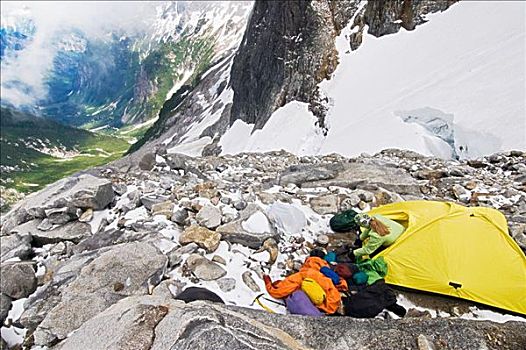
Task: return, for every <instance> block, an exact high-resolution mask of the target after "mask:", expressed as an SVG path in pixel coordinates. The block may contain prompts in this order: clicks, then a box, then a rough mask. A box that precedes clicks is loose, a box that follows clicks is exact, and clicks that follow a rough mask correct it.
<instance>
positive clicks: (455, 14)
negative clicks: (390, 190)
mask: <svg viewBox="0 0 526 350" xmlns="http://www.w3.org/2000/svg"><path fill="white" fill-rule="evenodd" d="M325 3H326V5H327V6H321V5H319V3H316V4H317V5H316V6H314V5H311V6H310V7H308V8H306V9H304V12H303V14H304V15H309V14H311V15H312V12H313V11H314V12H315V14H313V16H314V17H316V18H319V17H321V18H324V16H323V14H329V13H330V14H334V13H335V12H334V11H329V9H331V7H330V5H331V4H332V2H330V1H327V2H325ZM404 3H405V2H385V3H384V6H383V7H378V6H379V5H378V3H377V2H360V3H357V2H351V1H350V2H345V4H346V5H348V9H350V10H349V11H350V13H352V16H351V17H350V18H348V17H346V18H348V20H347V23H346V25H345V28H343V29H342V30H341V33H340V34H339V35H338V36H337V37H335V36H334V35H333V34H334V33H336V28H338V26H336V25H331V26H330V28H333V29H332V33H333V34H331V35H325V36H318V37H316V35H314V34H311V35H310V37H311V40H310V41H309V40H307V43H306V44H303V45H304V47H305V49H304V54H303V55H302V56H300V57H299V58H298V61H299V62H300V63H301V62H302V60H308V59H311V58H313V57H318V58H317V59H318V60H323V59H322V58H320V57H328V56H323V55H321V56H316V55H320V52H323V48H328V50H329V51H330V50H331V49H330V48H331V44H334V50H336V52H337V59H338V64H337V66H336V67H333V68H331V70H333V73H332V74H329V73H328V77H327V78H326V79H325V78H324V77H323V75H321V76H319V75H316V74H315V73H316V70H314V71H312V69H310V70H309V69H305V70H304V71H302V70H301V69H304V65H303V64H299V66H298V67H299V68H298V69H294V70H288V69H282V68H279V67H278V66H276V64H275V62H279V61H280V58H283V57H285V56H284V55H283V54H288V53H289V51H288V50H297V47H296V44H290V45H284V46H283V47H278V48H277V49H276V50H275V51H276V52H275V53H274V55H269V54H268V52H265V49H263V48H259V50H261V55H258V54H257V50H258V49H254V47H256V48H257V45H258V44H254V43H258V38H259V40H261V41H262V42H264V41H265V40H269V39H268V38H267V37H268V36H272V35H273V34H274V35H275V39H276V40H278V41H279V40H285V41H287V42H289V41H290V37H288V36H285V37H283V36H282V35H283V32H280V31H279V28H280V27H279V24H280V23H282V22H283V21H285V23H286V22H287V20H288V19H287V17H282V16H281V15H277V14H275V15H274V16H270V15H268V14H270V13H272V11H271V10H270V9H266V8H265V9H260V10H261V11H263V12H262V14H260V15H259V17H258V16H256V17H254V16H253V17H251V21H250V23H249V25H248V27H247V33H246V34H245V38H244V39H243V42H242V45H241V46H240V49H239V51H238V53H237V55H236V56H235V58H234V60H233V65H232V68H231V69H230V73H229V76H228V77H227V78H226V79H223V83H224V84H227V87H228V86H230V85H231V87H232V90H233V98H232V99H231V101H232V105H231V106H230V107H229V109H224V113H222V114H221V116H220V118H219V117H218V118H211V119H209V120H207V122H208V125H204V124H203V123H204V122H205V119H204V118H202V117H201V116H199V115H195V113H194V115H193V116H190V115H188V116H187V117H185V118H181V113H183V114H184V112H183V109H175V110H173V111H172V112H171V116H170V117H169V119H170V120H171V122H169V123H166V124H167V125H171V127H170V128H164V129H162V130H163V132H164V134H163V132H158V133H157V135H159V137H160V138H161V140H151V141H150V142H151V147H150V149H153V148H155V147H157V148H159V144H164V146H162V147H161V148H167V149H168V151H170V150H171V151H172V152H176V151H180V152H187V153H188V154H201V153H202V152H204V153H203V154H210V153H212V154H218V153H221V152H222V153H223V154H224V153H238V152H243V151H268V150H279V149H282V148H283V149H286V150H290V151H293V152H299V153H300V154H318V153H321V154H327V153H332V152H338V153H341V154H344V155H356V154H360V153H361V152H371V153H372V152H377V151H380V150H381V149H385V148H405V149H409V150H413V151H417V152H420V153H423V154H426V155H434V156H438V157H442V158H473V157H478V156H480V155H484V154H490V153H493V152H497V151H501V150H509V149H514V148H515V149H517V148H518V149H522V148H525V147H526V145H525V144H526V140H525V139H526V138H525V137H524V135H525V125H524V115H525V114H526V108H525V105H524V104H525V101H524V99H523V98H522V97H521V96H524V86H525V84H524V82H525V80H524V79H525V78H524V77H525V72H524V65H523V60H522V58H523V57H524V56H525V49H524V46H525V45H524V6H526V5H525V4H524V3H521V2H516V3H504V4H500V3H499V4H497V3H492V2H476V3H473V2H460V3H456V4H454V5H452V6H451V4H452V3H453V2H452V1H443V2H429V3H426V2H415V3H412V7H411V10H408V8H407V7H404ZM269 4H272V3H269ZM269 4H266V5H259V3H257V4H256V7H255V9H254V13H255V14H257V13H258V5H259V6H271V5H269ZM345 4H344V5H341V6H345ZM355 5H356V6H355ZM395 5H396V6H395ZM275 6H278V5H275ZM448 6H451V8H449V9H447V10H446V11H445V12H443V13H440V14H435V15H426V14H428V13H429V12H436V11H442V10H444V9H445V8H448ZM371 7H373V8H371ZM344 13H347V12H345V11H344ZM264 14H267V16H265V15H264ZM347 14H348V13H347ZM408 16H409V17H408ZM474 18H476V20H474ZM258 19H259V20H258ZM410 19H411V20H410ZM342 23H345V21H343V22H342ZM488 23H492V24H493V25H494V26H495V27H493V26H489V25H488ZM417 24H421V25H419V26H417ZM415 26H416V29H415V30H411V29H414V28H415ZM276 28H277V29H276ZM400 28H402V29H401V31H400V32H398V33H396V34H391V35H385V36H382V35H383V34H389V33H393V32H394V31H395V29H400ZM405 28H408V29H410V31H408V30H406V29H405ZM250 33H252V34H250ZM366 33H371V34H370V35H368V34H366ZM289 34H290V33H289ZM313 37H315V38H317V39H316V40H314V39H312V38H313ZM325 40H328V41H329V44H327V43H326V42H325ZM317 41H321V42H320V43H318V44H316V43H317ZM313 42H314V43H313ZM359 44H361V45H359ZM263 46H264V45H263ZM247 47H249V49H247ZM264 47H265V46H264ZM307 48H308V49H307ZM317 48H319V50H318V51H319V52H318V51H316V49H317ZM353 49H354V50H353ZM247 50H248V52H247ZM254 50H256V52H254ZM280 50H281V51H280ZM269 51H270V52H274V51H273V50H269ZM312 52H314V53H312ZM313 55H314V56H313ZM247 57H249V58H247ZM265 57H269V58H268V59H267V58H265ZM271 58H272V59H271ZM268 60H270V61H268ZM294 62H295V61H294ZM282 64H283V65H284V66H286V64H289V62H287V61H285V62H283V63H282ZM290 64H292V65H294V63H290ZM277 67H278V68H277ZM331 70H329V71H326V73H327V72H331ZM307 71H309V72H310V73H308V72H307ZM298 76H299V78H298ZM243 77H244V78H246V79H244V78H243ZM306 77H307V78H306ZM301 79H303V80H301ZM305 79H307V80H308V81H309V83H306V81H307V80H305ZM247 80H248V81H250V83H248V84H245V85H244V83H241V84H240V82H243V81H247ZM296 81H302V82H303V86H305V87H306V90H305V91H301V89H300V90H298V91H297V92H294V91H296V90H295V88H294V87H293V86H295V85H294V84H295V82H296ZM219 83H220V82H217V84H219ZM210 84H211V82H208V83H206V84H202V85H201V86H200V87H197V89H196V90H194V92H192V93H189V94H188V96H187V97H186V99H187V101H186V102H185V101H183V103H182V104H181V106H184V105H187V104H190V103H192V102H191V101H193V103H195V102H196V101H197V96H201V97H202V94H203V93H204V91H205V90H206V86H207V85H210ZM307 91H309V92H310V93H307ZM287 96H288V97H287ZM302 96H303V97H302ZM205 97H206V96H205ZM305 97H306V98H305ZM205 100H206V101H208V104H209V105H212V104H214V103H215V102H216V101H217V98H216V99H214V97H213V96H212V99H205ZM280 106H281V107H280ZM276 109H277V110H276ZM198 120H201V122H199V130H201V131H202V132H201V133H197V132H196V131H197V129H195V130H194V131H193V132H183V130H187V129H188V128H187V126H186V125H183V123H186V124H188V123H189V124H192V123H193V122H194V121H198ZM501 121H504V122H501ZM172 125H173V126H172ZM175 130H177V131H175ZM203 130H206V132H204V131H203ZM156 145H157V146H156ZM165 146H166V147H165Z"/></svg>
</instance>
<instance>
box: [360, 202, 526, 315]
mask: <svg viewBox="0 0 526 350" xmlns="http://www.w3.org/2000/svg"><path fill="white" fill-rule="evenodd" d="M369 214H370V215H372V216H374V215H377V214H380V215H382V216H384V217H386V218H389V219H392V220H396V221H398V222H399V223H401V224H402V225H404V226H405V227H406V230H405V232H404V233H403V234H402V235H401V236H400V238H399V239H397V240H396V242H395V243H394V244H392V245H391V246H390V247H388V248H386V249H385V250H384V251H382V252H381V253H379V254H378V255H377V257H380V256H382V257H383V258H384V259H385V261H386V262H387V264H388V265H389V273H388V274H387V276H386V278H385V280H386V282H387V283H389V284H393V285H398V286H402V287H408V288H413V289H419V290H423V291H428V292H434V293H439V294H444V295H449V296H453V297H458V298H462V299H467V300H471V301H475V302H479V303H482V304H487V305H491V306H495V307H498V308H502V309H505V310H510V311H513V312H517V313H521V314H526V256H525V255H524V253H523V252H522V250H521V249H520V248H519V246H518V245H517V243H515V241H514V240H513V239H512V238H511V237H510V235H509V234H508V226H507V222H506V218H505V217H504V215H502V214H501V213H500V212H499V211H498V210H495V209H491V208H483V207H464V206H461V205H458V204H454V203H449V202H435V201H409V202H399V203H392V204H388V205H385V206H381V207H378V208H375V209H373V210H371V211H370V212H369Z"/></svg>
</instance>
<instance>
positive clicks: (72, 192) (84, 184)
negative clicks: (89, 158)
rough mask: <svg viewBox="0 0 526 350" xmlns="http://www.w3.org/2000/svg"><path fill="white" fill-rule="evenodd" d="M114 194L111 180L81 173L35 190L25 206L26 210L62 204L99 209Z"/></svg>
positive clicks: (104, 205) (108, 202)
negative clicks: (37, 190)
mask: <svg viewBox="0 0 526 350" xmlns="http://www.w3.org/2000/svg"><path fill="white" fill-rule="evenodd" d="M114 196H115V193H114V192H113V187H112V185H111V181H109V180H106V179H102V178H98V177H95V176H93V175H89V174H82V175H79V176H74V177H69V178H66V179H64V180H60V181H57V182H55V183H54V184H52V185H50V186H48V187H46V188H45V189H44V190H42V191H40V192H37V194H36V195H35V196H34V197H31V196H30V197H28V198H27V200H26V203H25V204H26V206H25V207H26V208H28V210H29V209H31V208H39V207H42V208H46V207H49V208H59V207H64V206H67V207H70V206H72V207H77V208H82V209H87V208H91V209H94V210H100V209H104V208H105V207H106V206H107V205H108V204H110V203H111V201H112V200H113V197H114Z"/></svg>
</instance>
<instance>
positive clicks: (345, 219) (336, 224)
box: [329, 209, 360, 232]
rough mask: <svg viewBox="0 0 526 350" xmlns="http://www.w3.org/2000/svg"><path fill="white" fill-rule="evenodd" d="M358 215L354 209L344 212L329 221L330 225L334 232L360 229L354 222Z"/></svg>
mask: <svg viewBox="0 0 526 350" xmlns="http://www.w3.org/2000/svg"><path fill="white" fill-rule="evenodd" d="M356 214H358V213H357V212H355V211H354V210H352V209H349V210H345V211H342V212H341V213H339V214H336V215H334V216H333V217H332V218H331V220H330V221H329V225H330V226H331V229H332V230H333V231H334V232H349V231H356V230H359V229H360V226H358V224H357V223H356V221H354V217H355V216H356Z"/></svg>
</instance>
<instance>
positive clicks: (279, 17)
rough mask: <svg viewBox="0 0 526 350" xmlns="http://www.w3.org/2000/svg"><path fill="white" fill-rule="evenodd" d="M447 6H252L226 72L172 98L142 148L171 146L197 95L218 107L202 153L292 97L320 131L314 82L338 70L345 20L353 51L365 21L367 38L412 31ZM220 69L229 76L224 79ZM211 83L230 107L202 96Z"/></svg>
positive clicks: (398, 1) (193, 112) (402, 1)
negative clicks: (227, 94)
mask: <svg viewBox="0 0 526 350" xmlns="http://www.w3.org/2000/svg"><path fill="white" fill-rule="evenodd" d="M454 2H456V0H437V1H434V0H392V1H387V0H385V1H383V0H375V1H368V2H367V4H365V6H360V3H361V1H360V0H342V1H339V0H308V1H306V0H304V1H297V0H296V1H256V3H255V4H254V7H253V10H252V14H251V17H250V19H249V20H248V23H247V27H246V30H245V34H244V37H243V40H242V42H241V45H240V46H239V48H238V49H237V53H236V55H235V57H234V58H233V63H232V67H231V69H230V68H228V64H229V63H228V64H227V63H225V64H224V65H223V68H222V69H219V70H217V72H215V73H213V74H209V75H207V76H206V77H205V78H204V79H203V80H202V81H199V82H197V85H196V86H195V89H194V90H193V91H191V92H189V93H188V94H187V95H186V96H182V95H181V96H179V97H177V101H178V102H177V104H174V103H171V102H170V101H168V102H167V103H165V106H164V107H163V112H162V116H161V118H160V120H159V121H158V122H157V123H156V124H155V126H154V128H153V129H154V131H152V132H149V133H148V134H147V137H145V138H144V140H142V143H148V144H149V146H148V147H150V148H153V147H154V145H158V144H159V143H160V142H162V140H163V139H166V138H169V139H170V140H171V141H170V142H169V146H170V147H172V146H175V145H177V144H179V143H180V142H181V140H183V139H184V137H185V130H187V129H188V128H189V125H190V124H192V123H196V122H199V121H200V120H202V119H203V108H201V107H200V104H199V101H200V96H201V95H202V96H205V98H204V100H205V101H206V102H207V103H206V105H207V106H216V105H218V106H220V107H221V106H223V107H224V109H223V110H222V113H221V117H220V118H219V120H217V121H216V122H215V123H214V124H213V125H210V126H209V127H207V128H206V129H205V130H204V131H203V132H202V133H201V135H200V137H205V136H207V137H210V138H211V139H212V140H213V143H212V144H210V145H209V146H207V148H206V149H205V153H206V154H208V153H211V154H218V153H220V152H221V149H220V147H219V146H218V141H219V139H220V137H221V136H222V135H223V134H224V133H225V132H226V131H227V130H228V128H229V127H230V126H231V125H232V124H233V123H234V122H235V121H236V120H238V119H241V120H243V121H244V122H246V123H250V124H254V125H255V129H261V128H262V127H263V126H264V125H265V123H266V122H267V121H268V119H269V118H270V116H271V115H272V113H273V112H274V111H275V110H276V109H278V108H279V107H281V106H283V105H285V104H286V103H288V102H291V101H293V100H297V101H301V102H306V103H308V104H309V109H310V110H311V111H312V112H313V113H314V115H315V116H317V118H318V126H319V127H320V128H322V129H323V130H326V128H325V124H324V118H325V115H326V107H325V106H326V101H325V100H326V97H324V96H322V94H320V92H319V90H318V83H320V82H321V81H322V80H324V79H330V77H331V74H332V73H333V72H334V70H335V69H336V67H337V65H338V53H337V51H336V47H335V38H336V36H337V35H339V34H340V33H341V30H342V29H343V28H345V27H346V26H347V25H348V24H349V23H350V22H351V21H352V25H351V28H352V29H353V30H352V34H351V35H350V36H349V38H348V40H349V49H350V50H354V49H356V48H357V47H358V46H359V45H360V44H361V41H362V34H363V31H364V30H365V25H366V24H367V25H368V28H369V29H368V32H369V34H372V35H375V36H382V35H386V34H390V33H395V32H397V31H399V30H400V28H405V29H407V30H412V29H414V28H415V27H416V26H417V25H419V24H422V23H424V22H425V19H424V17H423V15H424V14H427V13H431V12H437V11H442V10H445V9H447V8H448V7H449V6H450V5H451V4H452V3H454ZM228 62H230V58H229V59H228ZM226 70H230V73H229V74H228V75H226V76H225V75H224V74H223V73H222V72H226ZM214 84H220V86H221V89H220V90H223V89H226V88H232V90H233V91H234V96H233V100H232V102H231V103H230V101H229V102H228V103H227V104H225V103H224V101H221V100H217V96H218V94H217V93H216V92H214V93H211V91H209V89H210V87H211V86H213V85H214ZM179 99H181V100H179ZM175 105H177V108H175ZM213 108H216V107H213ZM137 148H139V146H136V147H134V148H133V150H135V149H137ZM133 150H132V151H133Z"/></svg>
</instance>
